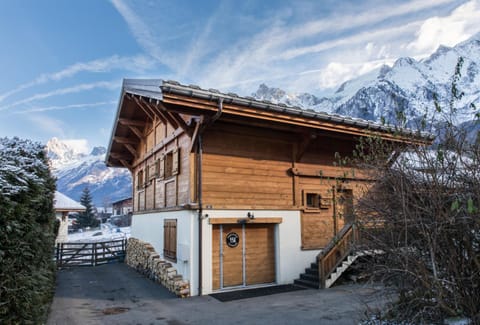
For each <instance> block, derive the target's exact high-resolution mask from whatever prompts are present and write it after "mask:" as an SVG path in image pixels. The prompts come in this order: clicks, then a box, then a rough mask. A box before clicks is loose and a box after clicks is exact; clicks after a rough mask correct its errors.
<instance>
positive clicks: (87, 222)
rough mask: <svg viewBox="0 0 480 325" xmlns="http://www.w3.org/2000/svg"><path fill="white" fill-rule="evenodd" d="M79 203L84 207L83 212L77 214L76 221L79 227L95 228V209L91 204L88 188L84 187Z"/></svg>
mask: <svg viewBox="0 0 480 325" xmlns="http://www.w3.org/2000/svg"><path fill="white" fill-rule="evenodd" d="M80 203H81V204H82V205H83V206H84V207H85V211H83V212H80V213H79V214H78V221H79V223H80V227H82V228H84V227H97V226H98V220H97V219H96V218H95V213H94V210H95V209H94V206H93V203H92V195H91V194H90V189H89V188H88V186H87V187H85V188H84V189H83V191H82V196H81V197H80Z"/></svg>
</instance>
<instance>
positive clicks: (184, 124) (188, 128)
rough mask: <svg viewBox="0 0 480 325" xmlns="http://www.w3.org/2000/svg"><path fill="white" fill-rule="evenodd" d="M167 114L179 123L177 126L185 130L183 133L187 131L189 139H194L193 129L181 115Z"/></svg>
mask: <svg viewBox="0 0 480 325" xmlns="http://www.w3.org/2000/svg"><path fill="white" fill-rule="evenodd" d="M167 113H168V114H169V115H170V116H171V117H172V118H173V119H174V120H175V121H176V122H177V124H178V125H179V126H180V127H181V128H182V129H183V131H185V133H186V134H188V136H189V137H192V134H193V128H192V127H191V126H189V125H188V124H187V122H185V120H184V119H183V118H182V117H181V116H180V115H178V114H177V113H173V112H167Z"/></svg>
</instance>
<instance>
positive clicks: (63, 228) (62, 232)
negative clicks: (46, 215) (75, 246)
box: [55, 212, 68, 243]
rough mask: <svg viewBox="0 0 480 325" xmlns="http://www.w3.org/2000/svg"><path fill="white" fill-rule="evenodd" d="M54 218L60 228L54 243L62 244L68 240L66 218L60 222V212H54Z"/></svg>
mask: <svg viewBox="0 0 480 325" xmlns="http://www.w3.org/2000/svg"><path fill="white" fill-rule="evenodd" d="M55 218H56V219H57V220H58V221H60V226H59V228H58V235H57V238H56V239H55V242H56V243H64V242H66V241H67V239H68V216H65V219H64V220H62V212H55Z"/></svg>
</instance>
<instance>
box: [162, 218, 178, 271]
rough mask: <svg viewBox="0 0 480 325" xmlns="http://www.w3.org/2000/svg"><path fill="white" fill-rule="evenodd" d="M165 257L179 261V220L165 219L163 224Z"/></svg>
mask: <svg viewBox="0 0 480 325" xmlns="http://www.w3.org/2000/svg"><path fill="white" fill-rule="evenodd" d="M163 256H164V257H165V258H166V259H168V260H171V261H173V262H176V261H177V219H165V220H164V222H163Z"/></svg>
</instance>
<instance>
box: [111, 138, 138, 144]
mask: <svg viewBox="0 0 480 325" xmlns="http://www.w3.org/2000/svg"><path fill="white" fill-rule="evenodd" d="M113 140H114V141H115V142H117V143H120V144H137V143H138V141H135V140H132V139H130V138H125V137H119V136H115V137H113Z"/></svg>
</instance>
